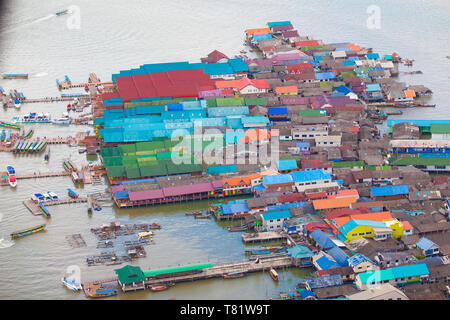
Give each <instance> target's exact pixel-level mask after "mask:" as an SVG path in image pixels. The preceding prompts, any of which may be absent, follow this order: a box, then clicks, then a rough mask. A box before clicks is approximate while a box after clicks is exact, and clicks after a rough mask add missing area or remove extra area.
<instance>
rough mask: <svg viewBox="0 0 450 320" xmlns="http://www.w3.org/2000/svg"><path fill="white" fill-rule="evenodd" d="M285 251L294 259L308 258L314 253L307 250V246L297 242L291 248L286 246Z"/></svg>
mask: <svg viewBox="0 0 450 320" xmlns="http://www.w3.org/2000/svg"><path fill="white" fill-rule="evenodd" d="M287 252H288V254H289V255H290V256H291V257H293V258H294V259H303V258H309V257H312V256H313V255H314V253H312V251H311V250H309V249H308V248H307V247H305V246H302V245H299V244H298V245H296V246H294V247H292V248H288V249H287Z"/></svg>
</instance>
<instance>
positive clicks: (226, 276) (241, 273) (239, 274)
mask: <svg viewBox="0 0 450 320" xmlns="http://www.w3.org/2000/svg"><path fill="white" fill-rule="evenodd" d="M245 275H246V273H245V271H237V272H228V273H225V274H224V275H223V278H224V279H236V278H242V277H245Z"/></svg>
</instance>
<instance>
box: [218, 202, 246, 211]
mask: <svg viewBox="0 0 450 320" xmlns="http://www.w3.org/2000/svg"><path fill="white" fill-rule="evenodd" d="M249 211H250V209H249V208H248V205H247V203H246V202H243V203H232V204H224V205H223V206H222V210H221V212H222V214H233V213H239V212H249Z"/></svg>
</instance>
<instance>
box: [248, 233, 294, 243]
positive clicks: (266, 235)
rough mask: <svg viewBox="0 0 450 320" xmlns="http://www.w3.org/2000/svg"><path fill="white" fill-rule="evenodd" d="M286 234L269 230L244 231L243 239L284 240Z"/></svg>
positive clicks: (253, 240)
mask: <svg viewBox="0 0 450 320" xmlns="http://www.w3.org/2000/svg"><path fill="white" fill-rule="evenodd" d="M285 238H286V235H284V234H281V233H279V232H274V231H267V232H256V233H244V234H243V235H242V241H244V242H245V243H248V242H262V241H271V240H283V239H285Z"/></svg>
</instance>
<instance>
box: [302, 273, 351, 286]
mask: <svg viewBox="0 0 450 320" xmlns="http://www.w3.org/2000/svg"><path fill="white" fill-rule="evenodd" d="M306 282H307V283H308V285H309V287H310V288H311V289H318V288H326V287H334V286H340V285H342V284H343V281H342V276H341V275H340V274H333V275H325V276H322V277H317V278H308V279H306Z"/></svg>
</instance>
